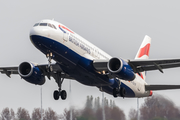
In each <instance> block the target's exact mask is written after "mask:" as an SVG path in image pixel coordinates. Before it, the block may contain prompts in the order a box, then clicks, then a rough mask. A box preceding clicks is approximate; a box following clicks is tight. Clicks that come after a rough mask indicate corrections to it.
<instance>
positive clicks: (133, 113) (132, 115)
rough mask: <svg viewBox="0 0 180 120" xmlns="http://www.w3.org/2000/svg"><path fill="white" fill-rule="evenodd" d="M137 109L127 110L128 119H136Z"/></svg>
mask: <svg viewBox="0 0 180 120" xmlns="http://www.w3.org/2000/svg"><path fill="white" fill-rule="evenodd" d="M137 114H138V113H137V110H135V109H130V111H129V119H130V120H137Z"/></svg>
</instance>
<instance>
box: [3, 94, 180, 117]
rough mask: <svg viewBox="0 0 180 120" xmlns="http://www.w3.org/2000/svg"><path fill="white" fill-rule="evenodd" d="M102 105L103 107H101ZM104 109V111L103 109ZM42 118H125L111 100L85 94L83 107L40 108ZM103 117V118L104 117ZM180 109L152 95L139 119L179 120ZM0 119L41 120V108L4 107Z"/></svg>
mask: <svg viewBox="0 0 180 120" xmlns="http://www.w3.org/2000/svg"><path fill="white" fill-rule="evenodd" d="M103 106H104V109H103ZM103 110H104V111H103ZM42 114H43V120H70V116H72V120H126V116H125V114H124V112H123V111H122V110H121V109H120V108H119V107H118V106H116V104H115V102H114V101H112V100H107V99H106V98H104V105H103V102H102V100H100V98H99V97H97V98H93V97H92V96H87V99H86V103H85V105H84V108H82V109H75V108H73V107H71V110H69V109H64V112H63V113H61V114H57V113H56V112H55V111H53V110H52V109H51V108H48V109H46V110H44V109H43V110H42ZM104 118H105V119H104ZM128 118H129V120H137V110H135V109H131V110H130V111H129V115H128ZM179 119H180V109H179V108H178V107H177V106H175V104H174V103H173V102H172V101H171V100H169V99H167V98H165V97H163V96H160V95H154V96H152V97H148V98H146V99H145V102H144V103H143V104H142V105H141V107H140V120H179ZM0 120H41V109H40V108H35V109H34V110H33V112H32V114H31V115H30V114H29V112H28V110H26V109H25V108H18V109H17V112H16V113H15V112H14V110H13V109H9V108H4V109H3V110H2V111H1V113H0Z"/></svg>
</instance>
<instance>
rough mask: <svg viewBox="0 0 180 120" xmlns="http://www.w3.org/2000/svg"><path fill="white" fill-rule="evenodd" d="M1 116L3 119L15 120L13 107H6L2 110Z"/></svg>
mask: <svg viewBox="0 0 180 120" xmlns="http://www.w3.org/2000/svg"><path fill="white" fill-rule="evenodd" d="M1 117H2V118H1V119H2V120H14V119H15V115H14V111H13V110H12V109H11V110H10V109H9V108H4V109H3V110H2V112H1Z"/></svg>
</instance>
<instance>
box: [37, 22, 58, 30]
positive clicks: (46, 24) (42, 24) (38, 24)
mask: <svg viewBox="0 0 180 120" xmlns="http://www.w3.org/2000/svg"><path fill="white" fill-rule="evenodd" d="M36 26H48V27H51V28H54V29H56V27H55V25H53V24H51V23H36V24H35V25H34V27H36Z"/></svg>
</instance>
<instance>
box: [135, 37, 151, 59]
mask: <svg viewBox="0 0 180 120" xmlns="http://www.w3.org/2000/svg"><path fill="white" fill-rule="evenodd" d="M150 45H151V38H150V37H149V36H147V35H146V36H145V37H144V40H143V42H142V44H141V46H140V48H139V50H138V52H137V54H136V57H135V59H148V58H149V50H150Z"/></svg>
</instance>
